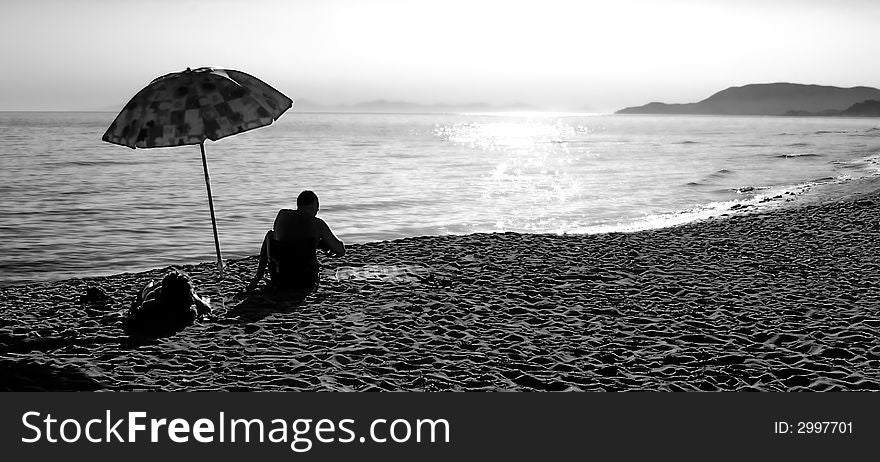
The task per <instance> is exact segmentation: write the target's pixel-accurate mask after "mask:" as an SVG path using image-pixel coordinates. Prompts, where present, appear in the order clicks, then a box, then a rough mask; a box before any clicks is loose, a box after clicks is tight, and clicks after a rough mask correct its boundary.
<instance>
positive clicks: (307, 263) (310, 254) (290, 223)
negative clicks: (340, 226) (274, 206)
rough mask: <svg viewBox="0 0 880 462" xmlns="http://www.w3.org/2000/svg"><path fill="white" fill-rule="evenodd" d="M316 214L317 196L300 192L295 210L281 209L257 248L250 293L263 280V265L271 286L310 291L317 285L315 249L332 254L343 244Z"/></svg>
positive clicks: (342, 250)
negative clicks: (255, 272)
mask: <svg viewBox="0 0 880 462" xmlns="http://www.w3.org/2000/svg"><path fill="white" fill-rule="evenodd" d="M317 214H318V196H317V195H315V193H313V192H312V191H303V192H301V193H300V195H299V196H298V197H297V198H296V210H290V209H281V210H279V211H278V215H277V216H276V217H275V224H274V226H273V229H272V230H271V231H269V232H267V233H266V237H265V238H264V239H263V245H262V247H261V248H260V263H259V265H258V266H257V274H256V275H255V276H254V279H253V280H252V281H251V283H250V284H249V285H248V287H247V289H246V290H247V291H248V292H250V291H252V290H254V289H255V288H256V287H257V284H258V283H259V282H260V281H261V280H262V279H263V274H264V272H265V271H266V268H268V269H269V277H270V279H271V283H272V285H273V286H275V287H276V288H279V289H295V290H302V291H305V292H312V291H314V290H315V289H317V287H318V269H319V267H318V258H317V256H316V252H317V250H318V249H322V250H325V251H326V252H327V253H328V254H330V255H334V256H340V257H341V256H343V255H345V245H344V244H343V243H342V241H340V240H339V238H337V237H336V236H335V235H334V234H333V232H332V231H330V227H329V226H327V223H324V220H322V219H320V218H318V217H316V216H315V215H317Z"/></svg>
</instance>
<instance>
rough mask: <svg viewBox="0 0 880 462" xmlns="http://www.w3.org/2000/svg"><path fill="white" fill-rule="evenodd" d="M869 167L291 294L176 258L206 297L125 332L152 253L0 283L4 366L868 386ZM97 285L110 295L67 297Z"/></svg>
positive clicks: (85, 377) (378, 266)
mask: <svg viewBox="0 0 880 462" xmlns="http://www.w3.org/2000/svg"><path fill="white" fill-rule="evenodd" d="M878 184H880V181H878V179H876V178H875V179H872V180H870V181H868V182H866V183H865V184H862V185H860V187H863V188H864V191H862V193H859V194H851V191H850V193H848V194H847V195H842V196H841V197H840V198H837V199H836V200H831V201H826V200H821V201H819V200H817V201H815V202H811V201H810V200H806V199H808V198H805V200H796V201H793V202H792V203H790V204H789V205H790V206H789V205H786V206H783V207H778V208H776V209H774V210H766V211H760V210H759V211H755V213H747V214H734V215H731V216H728V217H724V218H713V219H708V220H701V221H697V222H692V223H688V224H684V225H679V226H673V227H668V228H659V229H651V230H645V231H635V232H626V233H623V232H613V233H607V234H584V235H571V234H569V235H547V234H534V235H533V234H515V233H491V234H471V235H454V236H432V237H416V238H405V239H399V240H394V241H381V242H373V243H367V244H357V245H353V246H351V247H350V250H349V253H348V254H347V255H346V257H344V258H343V259H339V260H323V261H322V265H324V266H323V269H322V283H321V287H320V289H319V291H318V292H317V293H316V294H315V295H312V296H310V297H308V298H306V299H305V300H302V301H296V300H293V299H291V298H290V297H289V296H285V295H284V294H272V293H260V294H257V295H255V296H251V297H243V296H242V294H241V293H240V291H241V289H243V287H244V285H246V283H247V282H248V280H249V278H250V277H251V276H252V275H253V272H254V270H255V267H256V257H254V256H252V257H246V258H243V259H239V260H233V261H229V262H228V264H227V277H225V278H224V279H223V280H221V281H217V280H215V279H214V278H213V277H212V273H213V268H214V264H212V263H202V264H197V265H182V266H180V268H182V269H183V270H184V271H187V272H188V273H189V274H190V275H191V276H192V277H193V280H194V283H195V286H196V288H197V290H198V292H199V293H200V294H202V295H206V296H209V297H211V300H212V305H213V307H214V311H215V316H214V317H212V318H210V319H204V320H202V321H199V322H197V323H196V324H195V325H193V326H190V327H188V328H186V329H184V330H182V331H181V332H178V333H177V334H175V335H173V336H169V337H163V338H159V339H146V338H132V337H129V336H128V335H127V334H125V333H124V332H123V331H122V326H121V321H122V316H123V314H124V312H125V310H126V309H127V307H128V305H129V304H130V302H131V300H132V299H133V298H134V293H135V291H136V290H137V289H139V288H140V287H141V286H142V285H143V284H145V283H146V282H147V281H149V280H150V279H154V278H159V277H161V275H162V274H163V273H164V272H165V268H162V269H153V270H150V271H146V272H140V273H123V274H117V275H113V276H107V277H97V278H80V279H68V280H63V281H53V282H37V283H32V284H26V285H18V286H11V287H5V288H0V306H2V311H0V351H2V352H3V353H4V355H3V359H2V360H0V378H2V380H0V383H2V384H3V386H4V387H6V389H10V390H41V389H43V390H45V389H50V390H92V389H105V390H229V391H244V390H357V391H366V390H425V391H436V390H467V391H488V390H557V391H564V390H572V391H574V390H585V391H588V390H615V391H616V390H669V391H680V390H693V391H696V390H731V391H732V390H765V391H794V390H816V391H818V390H880V377H878V376H877V374H876V370H877V369H878V368H880V347H878V345H880V337H878V327H880V294H878V293H877V291H876V288H877V287H878V286H880V271H878V269H880V268H878V266H880V248H878V246H877V245H876V242H878V238H880V226H878V225H877V223H880V191H877V185H878ZM872 188H873V190H872ZM823 197H825V196H823ZM337 276H339V278H338V279H337ZM95 285H96V286H100V287H102V288H103V289H104V290H105V291H106V292H107V293H108V295H110V297H111V298H112V300H111V301H110V302H109V303H105V304H101V303H87V302H81V301H80V296H81V295H82V294H83V293H84V292H85V289H86V288H87V287H88V286H95Z"/></svg>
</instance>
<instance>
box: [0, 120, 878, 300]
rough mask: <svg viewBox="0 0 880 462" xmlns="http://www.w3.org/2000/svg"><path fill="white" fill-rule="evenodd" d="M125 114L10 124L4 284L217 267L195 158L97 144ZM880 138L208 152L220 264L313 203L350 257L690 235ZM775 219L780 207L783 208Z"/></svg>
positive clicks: (845, 162) (337, 127) (455, 138)
mask: <svg viewBox="0 0 880 462" xmlns="http://www.w3.org/2000/svg"><path fill="white" fill-rule="evenodd" d="M115 115H116V114H115V113H63V112H54V113H11V112H7V113H0V198H2V202H0V204H2V205H0V285H10V284H17V283H23V282H27V281H35V280H36V281H46V280H55V279H61V278H67V277H74V276H98V275H106V274H113V273H118V272H123V271H139V270H146V269H150V268H156V267H163V266H168V265H174V264H189V263H198V262H203V261H211V260H213V259H215V250H214V240H213V234H212V230H211V219H210V212H209V208H208V201H207V195H206V188H205V178H204V172H203V168H202V161H201V155H200V152H199V148H198V146H182V147H175V148H159V149H137V150H132V149H128V148H125V147H120V146H115V145H111V144H108V143H105V142H102V141H101V136H102V134H103V133H104V131H105V130H106V128H107V127H108V126H109V125H110V123H111V122H112V121H113V119H114V117H115ZM878 127H880V121H878V120H877V119H867V118H865V119H860V118H786V117H710V116H690V117H688V116H680V117H679V116H622V115H594V114H551V113H522V114H337V113H300V112H297V111H296V110H295V109H294V110H291V111H289V112H288V113H286V114H285V115H283V116H282V117H281V119H280V120H279V121H277V122H276V123H275V124H273V125H271V126H268V127H264V128H261V129H258V130H253V131H250V132H247V133H243V134H239V135H236V136H233V137H230V138H225V139H222V140H219V141H218V142H210V141H209V142H207V143H206V150H207V157H208V167H209V171H210V179H211V187H212V191H213V197H214V207H215V211H216V218H217V228H218V233H219V237H220V244H221V249H222V251H223V256H224V258H227V259H229V258H239V257H243V256H246V255H254V254H256V253H258V251H259V246H260V242H261V240H262V237H263V235H264V234H265V232H266V230H268V229H270V228H271V227H272V222H273V220H274V217H275V214H276V212H277V211H278V209H279V208H284V207H290V208H293V207H295V200H296V196H297V194H298V193H299V192H300V191H302V190H304V189H311V190H314V191H315V192H316V193H317V194H318V196H319V197H320V204H321V210H320V212H319V216H320V217H322V218H323V219H324V220H325V221H326V222H327V223H328V224H329V225H330V227H331V228H332V229H333V230H334V232H335V233H336V234H337V235H338V236H339V237H340V238H341V239H342V240H343V241H345V242H346V243H349V244H350V243H361V242H369V241H377V240H387V239H396V238H401V237H407V236H421V235H442V234H465V233H476V232H502V231H516V232H525V233H595V232H606V231H625V230H632V229H643V228H650V227H658V226H666V225H670V224H678V223H683V222H687V221H690V220H694V219H699V218H704V217H706V216H712V215H720V214H722V213H725V212H726V211H729V210H730V209H731V208H737V206H738V205H739V206H743V205H752V204H761V203H764V202H766V201H767V199H773V198H780V197H787V196H788V195H786V193H794V194H796V193H799V192H801V191H803V190H805V189H807V188H811V187H814V186H816V185H821V184H824V183H840V182H843V181H846V180H849V179H856V178H860V177H864V176H870V175H874V174H876V173H877V171H878V168H877V161H878V153H880V128H878ZM771 202H774V201H771Z"/></svg>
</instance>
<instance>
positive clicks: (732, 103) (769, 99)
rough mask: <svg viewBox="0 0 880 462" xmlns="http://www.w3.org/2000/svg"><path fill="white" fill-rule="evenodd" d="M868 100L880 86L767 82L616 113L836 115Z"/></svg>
mask: <svg viewBox="0 0 880 462" xmlns="http://www.w3.org/2000/svg"><path fill="white" fill-rule="evenodd" d="M866 100H880V89H877V88H872V87H853V88H840V87H831V86H822V85H802V84H796V83H765V84H752V85H745V86H742V87H730V88H728V89H726V90H722V91H719V92H718V93H715V94H714V95H712V96H710V97H708V98H706V99H704V100H703V101H700V102H698V103H686V104H666V103H656V102H654V103H649V104H646V105H644V106H638V107H628V108H625V109H621V110H619V111H617V114H703V115H837V114H838V113H842V111H845V110H848V109H849V108H850V107H851V106H852V105H854V104H856V103H861V102H864V101H866Z"/></svg>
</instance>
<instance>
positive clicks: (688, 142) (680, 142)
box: [672, 140, 702, 144]
mask: <svg viewBox="0 0 880 462" xmlns="http://www.w3.org/2000/svg"><path fill="white" fill-rule="evenodd" d="M672 144H702V143H700V142H699V141H691V140H685V141H679V142H678V143H672Z"/></svg>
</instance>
